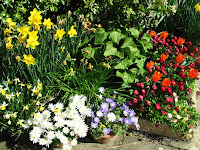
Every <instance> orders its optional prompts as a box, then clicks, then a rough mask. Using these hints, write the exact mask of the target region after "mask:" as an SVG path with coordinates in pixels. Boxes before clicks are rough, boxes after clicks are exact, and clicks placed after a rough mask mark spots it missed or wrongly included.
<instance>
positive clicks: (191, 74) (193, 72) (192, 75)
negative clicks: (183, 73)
mask: <svg viewBox="0 0 200 150" xmlns="http://www.w3.org/2000/svg"><path fill="white" fill-rule="evenodd" d="M198 75H199V74H198V69H194V68H191V69H190V71H189V73H188V76H189V78H193V79H195V78H197V77H198Z"/></svg>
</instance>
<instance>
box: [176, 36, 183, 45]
mask: <svg viewBox="0 0 200 150" xmlns="http://www.w3.org/2000/svg"><path fill="white" fill-rule="evenodd" d="M183 43H185V39H184V38H181V37H179V39H178V40H177V45H178V46H181V45H183Z"/></svg>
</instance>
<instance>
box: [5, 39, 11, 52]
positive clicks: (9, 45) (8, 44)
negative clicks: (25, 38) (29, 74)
mask: <svg viewBox="0 0 200 150" xmlns="http://www.w3.org/2000/svg"><path fill="white" fill-rule="evenodd" d="M12 48H13V45H12V44H11V40H10V41H9V42H8V43H6V49H8V50H12Z"/></svg>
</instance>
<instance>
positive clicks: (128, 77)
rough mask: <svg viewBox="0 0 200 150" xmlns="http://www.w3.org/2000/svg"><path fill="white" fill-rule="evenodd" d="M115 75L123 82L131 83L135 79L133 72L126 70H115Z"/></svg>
mask: <svg viewBox="0 0 200 150" xmlns="http://www.w3.org/2000/svg"><path fill="white" fill-rule="evenodd" d="M116 75H117V76H118V77H121V78H122V79H123V81H124V83H125V84H127V83H132V82H133V81H134V79H135V74H133V73H127V72H126V71H125V72H123V73H121V72H119V71H117V72H116Z"/></svg>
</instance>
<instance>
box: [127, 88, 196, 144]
mask: <svg viewBox="0 0 200 150" xmlns="http://www.w3.org/2000/svg"><path fill="white" fill-rule="evenodd" d="M196 95H197V89H194V91H193V93H192V94H191V95H189V98H190V99H191V102H192V106H193V107H194V108H196ZM138 123H139V125H140V130H139V131H142V132H148V133H151V134H156V135H160V136H166V137H171V138H175V139H184V140H187V141H190V140H191V139H192V138H193V137H194V132H193V131H192V132H191V133H188V134H186V135H184V134H183V133H178V132H176V131H174V132H173V131H172V128H171V127H169V126H168V125H166V124H162V123H161V124H159V126H157V125H156V124H154V125H153V122H152V121H149V120H144V119H143V118H139V119H138ZM130 128H131V129H134V130H136V128H135V126H130Z"/></svg>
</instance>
